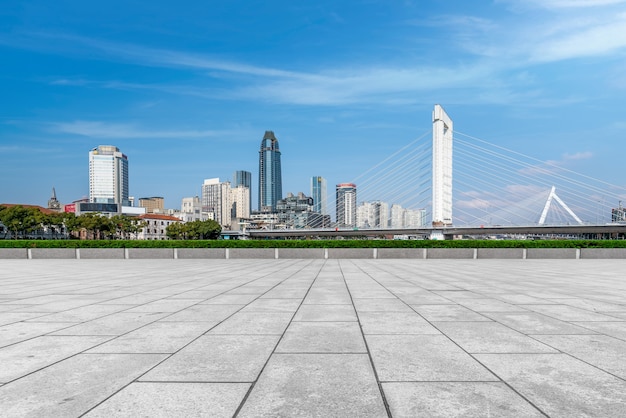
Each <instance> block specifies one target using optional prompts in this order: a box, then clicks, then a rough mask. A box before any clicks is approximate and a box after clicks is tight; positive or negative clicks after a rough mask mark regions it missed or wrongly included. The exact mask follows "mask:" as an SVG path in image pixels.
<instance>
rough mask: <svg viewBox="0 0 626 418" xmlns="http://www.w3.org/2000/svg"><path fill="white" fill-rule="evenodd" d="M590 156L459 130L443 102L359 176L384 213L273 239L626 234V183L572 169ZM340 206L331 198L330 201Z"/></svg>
mask: <svg viewBox="0 0 626 418" xmlns="http://www.w3.org/2000/svg"><path fill="white" fill-rule="evenodd" d="M586 157H588V155H587V154H572V155H566V156H565V157H564V158H563V160H562V161H541V160H539V159H537V158H534V157H532V156H528V155H525V154H523V153H521V152H518V151H514V150H510V149H506V148H504V147H501V146H499V145H496V144H493V143H490V142H487V141H485V140H483V139H480V138H477V137H474V136H471V135H468V134H464V133H462V132H459V131H456V130H454V129H453V124H452V120H451V118H450V117H449V116H448V115H447V114H446V113H445V111H444V110H443V108H441V106H439V105H436V106H435V109H434V111H433V125H432V128H431V129H428V130H426V131H425V132H424V133H423V134H421V135H420V136H418V137H417V138H416V139H415V140H413V141H411V142H410V143H408V144H407V145H405V146H404V147H402V148H401V149H399V150H397V151H396V152H395V153H393V154H392V155H390V156H388V157H387V158H385V159H384V160H382V161H380V162H379V163H378V164H376V165H374V166H373V167H370V168H369V169H368V170H366V171H365V172H364V173H362V174H361V175H360V176H358V177H356V178H354V179H353V180H352V183H354V184H356V185H357V199H358V204H357V206H360V205H363V204H364V203H365V204H367V203H374V204H375V206H376V205H377V206H376V207H378V208H379V209H378V212H377V214H376V216H378V218H374V219H372V218H370V219H368V222H367V223H364V222H362V219H360V220H359V216H358V215H357V225H344V226H343V227H342V225H339V226H338V227H337V228H334V229H332V230H309V231H295V230H291V233H290V232H289V231H284V232H281V231H273V233H272V234H271V236H280V235H281V234H282V235H287V236H288V235H291V236H304V235H315V234H317V235H318V236H330V235H344V236H350V235H377V234H379V235H383V234H384V235H411V234H418V235H429V236H431V237H432V238H437V237H439V238H441V237H442V236H443V235H452V234H453V232H457V233H458V234H480V235H484V234H512V235H515V234H519V235H528V234H538V235H542V234H557V235H564V234H575V235H585V234H590V235H591V234H615V233H620V232H621V233H623V232H624V231H625V230H626V225H623V224H620V223H619V222H616V221H623V220H626V219H624V210H623V209H622V207H621V201H622V200H624V201H626V188H624V187H620V186H617V185H614V184H611V183H609V182H606V181H603V180H599V179H595V178H593V177H591V176H588V175H585V174H581V173H577V172H574V171H572V170H570V169H568V168H567V163H568V162H570V161H573V160H577V159H582V158H586ZM336 204H337V202H335V201H334V200H330V201H329V202H328V205H327V206H328V207H330V208H332V207H335V206H336ZM344 206H345V205H343V204H342V207H344ZM381 207H382V208H384V210H383V209H380V208H381ZM394 207H395V209H396V212H395V213H399V212H398V210H399V209H398V208H400V209H402V210H405V211H406V210H409V211H411V210H412V211H416V210H417V211H420V213H421V218H420V221H419V222H418V224H416V223H415V221H413V223H411V224H409V225H407V224H406V223H404V224H403V223H402V222H401V221H400V220H398V219H395V218H394V211H393V208H394ZM390 208H391V215H390V214H389V213H390ZM384 212H386V213H387V215H381V214H382V213H384ZM364 213H365V212H364ZM363 216H367V215H363ZM363 216H361V218H362V217H363ZM250 232H251V235H253V236H254V235H263V234H265V235H263V236H270V234H269V233H268V231H265V232H263V231H254V232H253V231H250ZM438 234H441V236H438Z"/></svg>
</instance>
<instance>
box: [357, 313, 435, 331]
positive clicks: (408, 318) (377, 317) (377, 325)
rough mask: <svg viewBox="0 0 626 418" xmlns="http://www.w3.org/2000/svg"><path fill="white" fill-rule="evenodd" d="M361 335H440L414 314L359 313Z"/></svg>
mask: <svg viewBox="0 0 626 418" xmlns="http://www.w3.org/2000/svg"><path fill="white" fill-rule="evenodd" d="M359 321H360V322H361V327H362V329H363V334H379V335H392V334H401V335H412V334H430V335H437V334H441V333H440V332H439V331H437V329H436V328H435V327H433V326H432V325H431V324H429V323H428V322H427V321H426V320H425V319H424V318H422V317H421V316H420V315H419V314H417V313H415V312H385V313H381V312H359Z"/></svg>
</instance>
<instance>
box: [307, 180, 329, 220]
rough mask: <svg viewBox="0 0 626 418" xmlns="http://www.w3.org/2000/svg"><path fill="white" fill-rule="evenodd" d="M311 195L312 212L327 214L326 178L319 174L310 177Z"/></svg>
mask: <svg viewBox="0 0 626 418" xmlns="http://www.w3.org/2000/svg"><path fill="white" fill-rule="evenodd" d="M311 197H312V198H313V212H316V213H319V214H321V215H328V209H327V206H326V205H327V202H328V196H327V194H326V179H325V178H324V177H320V176H314V177H311Z"/></svg>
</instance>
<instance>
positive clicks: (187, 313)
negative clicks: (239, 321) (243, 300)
mask: <svg viewBox="0 0 626 418" xmlns="http://www.w3.org/2000/svg"><path fill="white" fill-rule="evenodd" d="M244 306H245V305H193V306H190V307H189V308H186V309H183V310H182V311H179V312H176V313H173V314H171V315H168V316H166V317H164V318H163V319H162V321H167V322H188V321H191V322H196V321H200V322H211V323H213V324H217V323H218V322H222V321H223V320H224V319H226V318H228V317H229V316H231V315H232V314H234V313H235V312H237V311H239V310H240V309H242V308H243V307H244Z"/></svg>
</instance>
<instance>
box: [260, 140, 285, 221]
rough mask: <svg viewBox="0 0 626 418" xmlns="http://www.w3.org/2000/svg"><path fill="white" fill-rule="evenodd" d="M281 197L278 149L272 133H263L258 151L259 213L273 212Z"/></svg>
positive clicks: (281, 186) (281, 184)
mask: <svg viewBox="0 0 626 418" xmlns="http://www.w3.org/2000/svg"><path fill="white" fill-rule="evenodd" d="M282 196H283V183H282V174H281V164H280V149H279V147H278V140H277V139H276V137H275V136H274V132H272V131H265V135H263V140H262V141H261V149H260V151H259V211H260V212H273V211H274V210H275V208H276V202H278V200H279V199H281V198H282Z"/></svg>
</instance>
